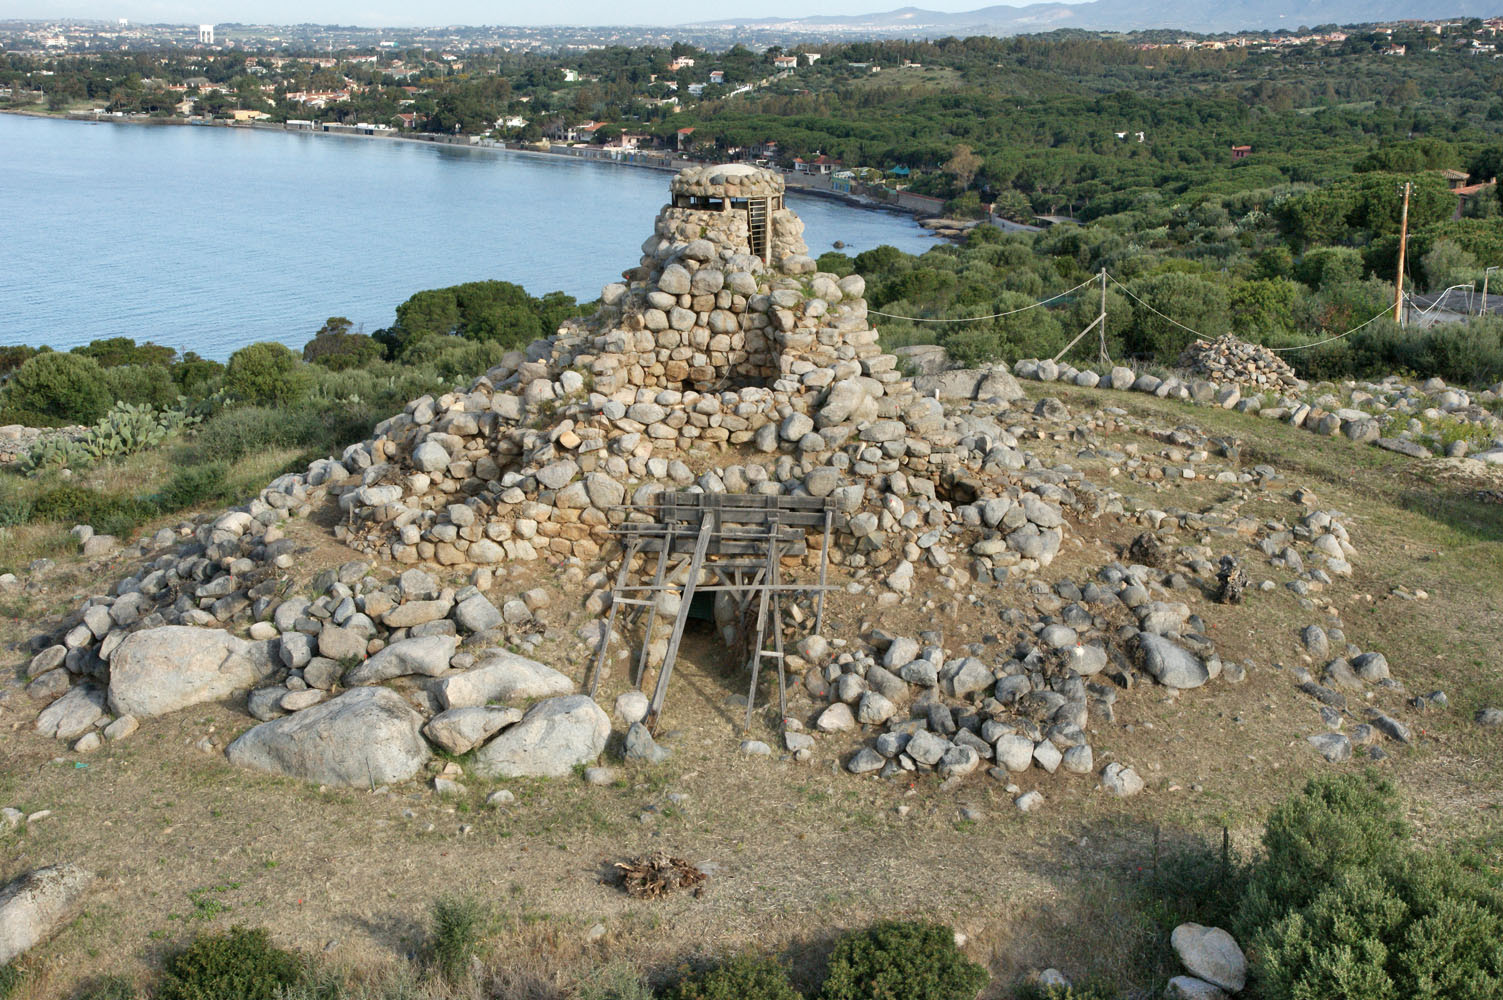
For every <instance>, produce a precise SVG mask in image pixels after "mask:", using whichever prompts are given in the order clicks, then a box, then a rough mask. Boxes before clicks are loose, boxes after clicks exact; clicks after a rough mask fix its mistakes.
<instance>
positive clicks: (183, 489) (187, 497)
mask: <svg viewBox="0 0 1503 1000" xmlns="http://www.w3.org/2000/svg"><path fill="white" fill-rule="evenodd" d="M228 473H229V466H228V465H227V464H226V463H224V462H210V463H209V464H207V465H192V466H188V467H187V468H184V469H179V470H178V471H177V472H174V473H173V474H172V478H171V479H168V480H167V482H166V484H165V485H163V487H162V491H161V492H160V493H158V494H157V496H156V504H157V507H158V508H160V509H161V510H162V511H163V512H164V513H165V512H169V511H176V510H185V509H187V508H189V507H197V506H198V505H199V504H203V503H208V502H209V501H211V500H224V499H226V498H227V497H228V495H229V484H228V482H227V481H226V478H227V475H228Z"/></svg>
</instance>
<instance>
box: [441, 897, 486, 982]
mask: <svg viewBox="0 0 1503 1000" xmlns="http://www.w3.org/2000/svg"><path fill="white" fill-rule="evenodd" d="M430 922H431V926H430V928H429V941H428V951H429V954H430V956H431V959H432V962H433V967H434V968H435V969H436V970H437V971H438V974H439V975H440V976H442V977H443V978H444V979H445V980H447V981H448V982H451V983H455V982H458V981H459V980H461V979H463V978H464V977H465V975H466V974H468V972H469V969H470V963H471V961H473V960H474V959H475V957H476V956H477V955H478V954H479V951H480V939H481V934H482V932H483V931H484V929H485V922H486V912H485V908H484V907H483V906H482V905H481V904H480V902H479V900H476V899H474V898H472V897H453V896H450V897H444V898H442V899H439V900H437V901H435V902H434V904H433V911H432V914H431V915H430Z"/></svg>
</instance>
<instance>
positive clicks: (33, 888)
mask: <svg viewBox="0 0 1503 1000" xmlns="http://www.w3.org/2000/svg"><path fill="white" fill-rule="evenodd" d="M93 884H94V873H93V872H90V871H86V870H84V869H83V868H80V867H78V866H77V865H69V864H63V865H50V866H48V867H46V868H38V869H36V870H35V871H32V872H28V873H27V874H25V875H22V876H21V877H20V878H18V879H16V880H15V881H13V882H11V883H9V884H8V885H6V886H5V888H3V889H0V967H4V966H5V965H8V964H9V963H10V962H13V961H14V960H16V959H17V958H20V957H21V956H22V955H24V954H25V953H26V952H27V951H29V950H31V949H32V948H33V947H35V946H36V945H38V944H41V943H42V942H43V941H45V940H47V939H48V938H49V937H51V936H52V935H53V934H55V933H56V932H57V931H58V930H59V929H61V928H62V926H63V925H64V924H66V923H67V922H68V921H70V920H72V919H73V918H74V917H75V916H77V915H78V911H79V910H80V909H81V908H82V905H83V900H84V896H85V894H86V893H87V892H88V891H89V888H90V886H92V885H93Z"/></svg>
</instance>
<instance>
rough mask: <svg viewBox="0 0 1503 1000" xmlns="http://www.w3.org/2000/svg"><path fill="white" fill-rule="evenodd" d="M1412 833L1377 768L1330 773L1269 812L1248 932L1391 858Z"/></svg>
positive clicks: (1245, 919) (1245, 915)
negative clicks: (1356, 773)
mask: <svg viewBox="0 0 1503 1000" xmlns="http://www.w3.org/2000/svg"><path fill="white" fill-rule="evenodd" d="M1407 836H1408V827H1407V826H1406V824H1405V823H1404V821H1403V819H1402V818H1400V816H1399V813H1398V794H1397V792H1395V791H1394V788H1393V786H1392V785H1391V784H1389V783H1388V782H1387V781H1385V780H1381V779H1379V778H1377V777H1376V776H1374V775H1373V774H1368V775H1365V776H1363V777H1352V776H1346V775H1324V776H1321V777H1319V778H1314V779H1312V780H1311V781H1310V782H1309V783H1308V784H1307V785H1306V786H1305V789H1304V791H1303V793H1302V794H1300V795H1297V796H1294V797H1292V798H1290V799H1289V800H1288V801H1286V802H1284V803H1283V804H1281V805H1280V806H1278V807H1277V808H1276V809H1274V811H1273V812H1272V813H1271V814H1270V815H1269V817H1268V822H1267V824H1266V825H1265V828H1264V833H1263V848H1264V850H1265V851H1266V852H1267V856H1266V857H1265V859H1264V860H1263V861H1262V862H1261V863H1260V864H1258V865H1257V866H1256V867H1255V868H1254V870H1253V873H1252V879H1251V883H1250V885H1249V887H1248V894H1247V902H1246V905H1245V907H1244V909H1243V912H1242V915H1241V918H1240V920H1239V928H1240V930H1241V932H1242V933H1243V934H1245V935H1250V934H1251V932H1253V931H1254V930H1256V929H1257V928H1259V927H1262V926H1265V925H1267V924H1269V923H1271V922H1272V921H1273V920H1275V919H1277V918H1278V917H1279V916H1280V915H1282V914H1284V913H1287V912H1289V911H1291V910H1296V909H1299V908H1300V907H1303V906H1305V905H1307V904H1308V903H1309V902H1310V901H1311V899H1313V898H1314V896H1315V894H1316V893H1319V892H1320V891H1321V890H1322V888H1323V887H1324V886H1327V885H1330V884H1331V883H1333V882H1334V881H1335V879H1336V876H1337V875H1338V874H1340V873H1342V872H1345V871H1360V870H1372V869H1375V868H1379V867H1382V866H1384V865H1385V864H1387V863H1388V862H1390V861H1391V860H1392V859H1393V857H1394V856H1395V852H1396V851H1398V850H1399V845H1400V844H1401V843H1402V842H1403V840H1404V838H1405V837H1407Z"/></svg>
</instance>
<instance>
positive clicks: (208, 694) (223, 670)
mask: <svg viewBox="0 0 1503 1000" xmlns="http://www.w3.org/2000/svg"><path fill="white" fill-rule="evenodd" d="M280 667H281V662H280V655H279V653H278V651H277V640H275V639H271V640H266V641H263V642H250V641H247V640H245V639H241V638H239V637H237V636H233V635H231V634H230V633H228V632H226V631H223V630H221V629H203V628H195V627H193V626H191V625H164V626H162V627H161V628H153V629H147V630H145V631H142V632H135V633H132V634H131V635H129V636H127V637H126V639H125V641H124V642H122V643H121V644H120V646H119V648H117V649H116V650H115V653H114V655H113V656H112V657H110V710H111V711H112V712H114V713H115V714H116V715H134V716H135V717H136V718H138V719H149V718H153V717H155V716H158V715H166V714H167V713H168V712H176V711H177V710H178V709H181V708H187V707H188V706H190V705H199V704H203V703H204V702H209V701H220V700H222V699H224V698H228V697H229V696H230V695H232V694H234V693H236V692H238V691H246V690H249V689H250V688H253V687H255V686H256V685H257V684H259V683H261V682H262V681H264V680H266V679H267V678H268V677H270V676H271V675H272V674H274V673H276V672H277V670H278V669H279V668H280Z"/></svg>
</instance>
